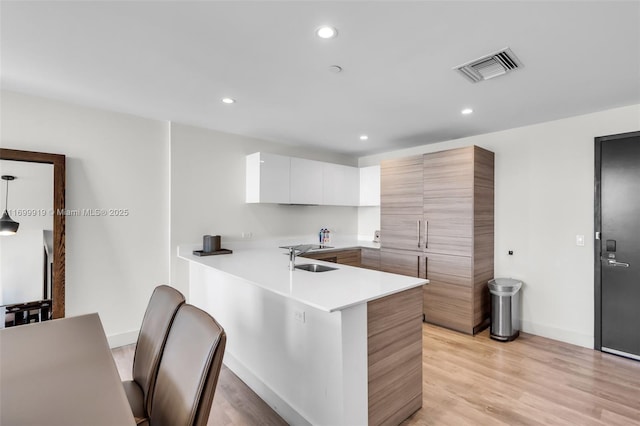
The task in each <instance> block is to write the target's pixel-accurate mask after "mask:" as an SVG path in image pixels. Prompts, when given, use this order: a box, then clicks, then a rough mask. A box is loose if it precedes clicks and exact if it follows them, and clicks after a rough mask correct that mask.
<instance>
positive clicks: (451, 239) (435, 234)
mask: <svg viewBox="0 0 640 426" xmlns="http://www.w3.org/2000/svg"><path fill="white" fill-rule="evenodd" d="M423 219H424V222H423V228H424V232H423V244H424V248H425V252H428V253H442V254H452V255H458V256H471V255H472V253H473V238H472V236H473V225H474V224H473V199H472V198H471V197H449V198H425V200H424V217H423Z"/></svg>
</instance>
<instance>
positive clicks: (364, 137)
mask: <svg viewBox="0 0 640 426" xmlns="http://www.w3.org/2000/svg"><path fill="white" fill-rule="evenodd" d="M368 139H369V136H367V135H360V140H361V141H366V140H368Z"/></svg>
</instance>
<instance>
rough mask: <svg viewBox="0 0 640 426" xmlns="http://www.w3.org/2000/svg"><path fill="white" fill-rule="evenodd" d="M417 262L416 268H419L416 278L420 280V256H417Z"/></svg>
mask: <svg viewBox="0 0 640 426" xmlns="http://www.w3.org/2000/svg"><path fill="white" fill-rule="evenodd" d="M416 260H417V261H416V266H417V267H418V268H417V269H418V271H417V274H416V278H420V256H416Z"/></svg>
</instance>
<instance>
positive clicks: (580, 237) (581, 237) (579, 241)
mask: <svg viewBox="0 0 640 426" xmlns="http://www.w3.org/2000/svg"><path fill="white" fill-rule="evenodd" d="M576 245H577V246H584V235H576Z"/></svg>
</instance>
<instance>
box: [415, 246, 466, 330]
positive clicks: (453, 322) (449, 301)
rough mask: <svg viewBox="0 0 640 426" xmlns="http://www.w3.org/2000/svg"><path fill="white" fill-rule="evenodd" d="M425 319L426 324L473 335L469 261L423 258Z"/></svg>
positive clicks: (460, 257)
mask: <svg viewBox="0 0 640 426" xmlns="http://www.w3.org/2000/svg"><path fill="white" fill-rule="evenodd" d="M424 263H425V270H426V277H427V279H428V280H429V284H427V285H426V286H424V291H423V293H424V304H423V306H424V315H425V320H426V321H427V322H430V323H433V324H437V325H441V326H444V327H447V328H451V329H454V330H458V331H462V332H465V333H470V334H473V280H472V265H471V263H472V262H471V258H470V257H466V256H448V255H438V254H427V255H425V257H424Z"/></svg>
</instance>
